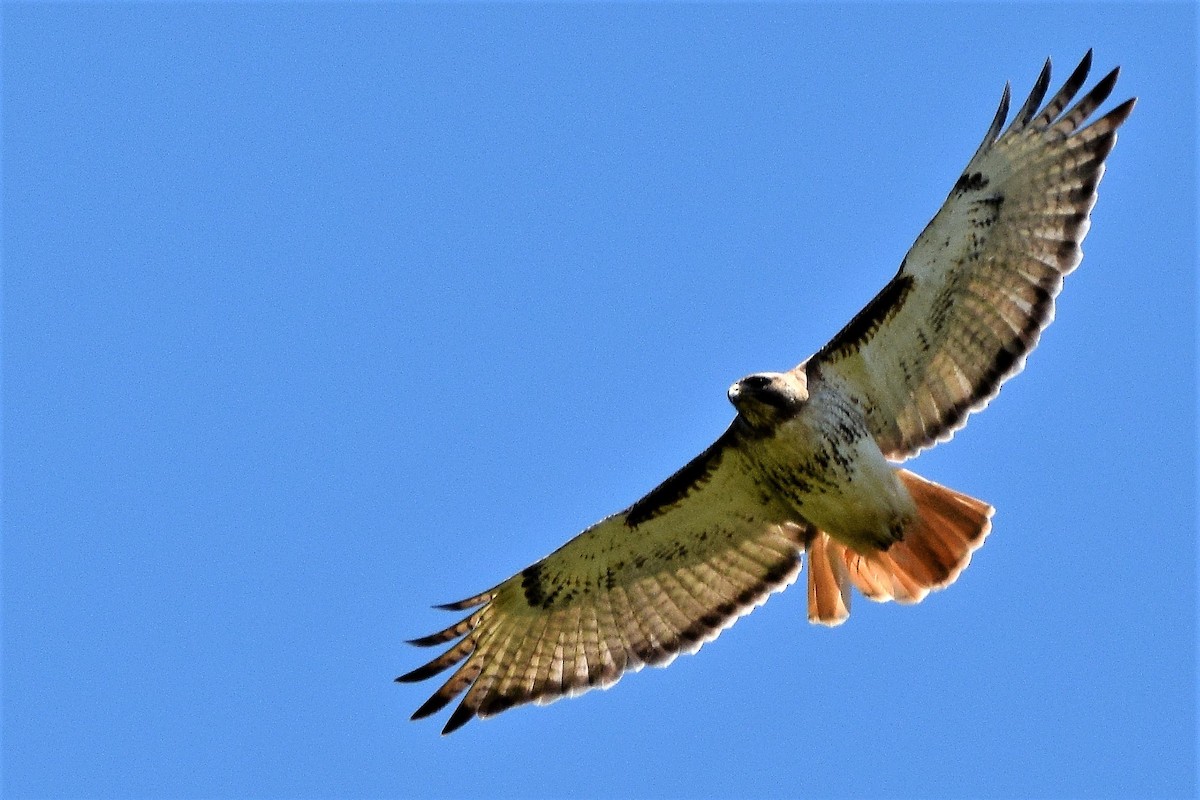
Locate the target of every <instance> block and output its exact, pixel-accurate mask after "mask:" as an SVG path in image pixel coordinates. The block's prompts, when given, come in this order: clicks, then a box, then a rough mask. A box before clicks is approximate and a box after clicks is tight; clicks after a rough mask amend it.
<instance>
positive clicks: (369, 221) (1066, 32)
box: [2, 3, 1197, 798]
mask: <svg viewBox="0 0 1200 800" xmlns="http://www.w3.org/2000/svg"><path fill="white" fill-rule="evenodd" d="M2 25H3V28H2V35H3V189H4V193H3V269H4V275H3V280H4V282H3V298H4V302H3V314H4V317H3V359H4V361H3V390H4V394H3V400H4V435H3V460H4V496H3V500H4V505H3V515H4V516H3V534H4V548H3V592H4V594H3V630H4V650H3V656H4V664H3V670H4V671H3V678H4V683H3V689H4V693H3V720H4V737H3V748H4V764H3V768H4V769H3V775H4V778H3V789H4V793H5V795H6V796H9V797H167V796H170V797H181V798H185V797H251V796H253V797H332V796H355V797H398V796H412V797H422V796H429V797H435V796H442V797H463V796H488V797H536V796H544V797H553V796H564V795H570V796H577V797H611V796H626V797H628V796H675V797H702V796H713V797H722V796H772V797H783V796H805V797H853V796H881V795H882V796H895V797H903V796H916V795H919V796H923V797H960V796H964V795H970V796H975V797H1012V796H1038V797H1056V796H1066V795H1070V796H1090V797H1130V796H1159V797H1182V796H1192V794H1193V792H1194V790H1195V781H1196V777H1195V741H1196V730H1197V729H1196V713H1195V696H1194V688H1193V683H1194V679H1195V666H1196V649H1195V628H1196V576H1195V560H1196V558H1195V557H1196V538H1195V528H1196V526H1195V522H1196V506H1195V487H1196V481H1195V457H1196V448H1195V423H1196V420H1195V399H1196V392H1195V389H1196V385H1195V379H1196V360H1195V346H1194V332H1195V314H1194V303H1195V266H1196V262H1195V252H1196V236H1195V220H1196V203H1195V194H1196V192H1195V188H1196V158H1195V127H1194V126H1195V120H1196V105H1195V81H1196V74H1197V73H1196V51H1195V36H1196V20H1195V11H1194V9H1193V8H1190V7H1188V6H1184V5H1174V6H1172V5H1154V6H1146V5H1143V6H1135V5H1087V4H1071V5H1063V6H1058V5H1040V4H1039V5H1025V4H1022V5H983V6H963V5H937V6H923V5H906V6H877V5H803V6H790V5H780V4H772V5H751V4H739V5H637V4H624V5H604V4H591V5H586V6H581V7H572V8H566V7H547V6H540V5H462V6H445V5H390V4H367V5H323V4H304V5H285V4H264V5H254V4H250V5H231V6H216V5H205V4H179V5H174V4H172V5H144V4H138V5H106V4H84V5H74V4H11V3H9V4H5V5H4V7H3V19H2ZM1088 47H1095V48H1096V75H1097V76H1098V75H1100V74H1103V72H1104V71H1107V69H1108V68H1110V67H1111V66H1113V65H1116V64H1120V65H1122V66H1123V68H1124V72H1123V75H1122V78H1121V81H1120V83H1119V84H1118V87H1117V89H1116V92H1115V94H1114V98H1113V99H1114V101H1119V100H1122V99H1124V98H1125V97H1127V96H1130V95H1135V94H1136V95H1138V96H1140V98H1141V100H1140V103H1139V105H1138V107H1137V110H1136V111H1135V112H1134V115H1133V117H1132V118H1131V120H1130V121H1129V123H1128V124H1127V125H1126V127H1125V128H1124V129H1123V130H1122V134H1121V140H1120V142H1119V143H1118V145H1117V148H1116V151H1115V153H1114V154H1113V156H1112V158H1111V160H1110V162H1109V171H1108V174H1107V175H1106V177H1105V178H1104V181H1103V183H1102V185H1101V191H1100V202H1099V205H1098V207H1097V209H1096V211H1095V213H1094V215H1093V223H1094V224H1093V228H1092V232H1091V234H1090V236H1089V237H1088V239H1087V242H1086V243H1085V247H1084V249H1085V252H1086V257H1085V259H1084V263H1083V266H1082V267H1081V268H1080V269H1079V270H1078V271H1077V272H1076V273H1075V274H1074V275H1073V276H1072V277H1071V278H1069V279H1068V281H1067V285H1066V290H1065V292H1064V294H1063V296H1062V298H1061V300H1060V303H1059V306H1058V319H1057V321H1056V323H1055V324H1054V325H1053V326H1052V327H1051V328H1050V329H1049V331H1048V333H1047V334H1046V336H1045V337H1044V339H1043V343H1042V345H1041V347H1040V348H1039V350H1038V351H1037V352H1036V353H1035V354H1034V356H1033V357H1032V358H1031V359H1030V362H1029V366H1028V369H1027V370H1026V372H1025V373H1023V374H1022V375H1020V376H1019V377H1018V378H1017V379H1015V380H1014V381H1012V382H1011V383H1009V384H1008V385H1007V386H1006V387H1005V388H1004V390H1003V392H1002V393H1001V395H1000V397H999V398H998V399H997V400H996V401H995V402H993V404H992V406H991V408H990V409H988V410H987V412H986V413H983V414H981V415H977V416H975V417H973V418H972V421H971V424H970V425H969V426H968V427H967V428H966V429H965V430H964V431H962V432H960V433H959V434H958V436H957V437H956V438H955V440H954V441H953V442H952V443H950V444H949V445H945V446H941V447H938V448H937V449H936V450H934V451H932V452H930V453H927V454H925V455H923V456H922V457H921V458H920V459H919V460H918V461H917V462H915V467H914V468H915V469H917V470H918V471H919V472H921V473H922V474H924V475H927V476H929V477H930V478H932V479H934V480H937V481H939V482H942V483H945V484H947V485H949V486H952V487H955V488H957V489H959V490H962V491H966V492H968V493H970V494H972V495H975V496H978V497H981V498H984V499H986V500H988V501H989V502H991V503H993V504H994V505H995V506H996V507H997V509H998V510H997V513H996V517H995V520H994V523H995V526H994V530H993V533H992V535H991V537H990V538H989V540H988V542H987V544H986V546H985V547H984V548H983V549H982V550H981V551H980V552H979V553H977V554H976V557H975V559H974V561H973V563H972V565H971V567H970V568H969V569H968V570H967V571H966V572H965V573H964V575H963V577H962V578H961V579H960V580H959V582H958V583H957V584H956V585H954V586H953V587H952V588H951V589H949V590H948V591H946V592H943V593H940V594H937V595H934V596H932V597H931V598H929V599H928V600H927V601H926V602H925V603H923V604H921V605H920V606H917V607H898V606H895V605H874V604H871V603H868V602H865V601H863V600H862V599H861V598H860V599H859V600H858V602H857V603H856V604H855V607H854V613H853V616H852V617H851V619H850V620H849V622H848V623H847V624H846V625H844V626H842V627H841V628H838V629H834V630H827V629H823V628H817V627H814V626H810V625H808V624H807V622H806V621H805V613H804V606H805V596H804V591H803V588H802V586H797V587H793V589H791V590H790V591H788V592H786V593H784V594H781V595H776V596H774V597H773V598H772V599H771V601H770V602H769V603H768V604H767V605H766V606H765V607H763V608H761V609H759V610H758V611H757V612H755V613H754V614H753V615H751V616H749V617H747V618H745V619H743V620H741V621H740V622H739V623H738V624H737V625H736V626H735V627H733V628H732V629H730V630H729V631H726V632H725V633H724V634H723V635H722V636H721V638H720V639H719V640H717V641H716V642H714V643H711V644H709V645H707V646H705V648H704V649H703V651H702V652H701V653H700V654H699V655H697V656H693V657H685V658H681V659H679V660H677V661H676V662H675V663H674V664H673V665H672V666H671V667H670V668H669V669H667V670H645V671H643V672H641V673H638V674H636V675H633V676H628V677H626V678H625V679H624V680H623V681H621V683H619V684H618V685H617V686H616V687H615V688H613V689H612V690H610V691H606V692H593V693H591V694H588V695H586V696H584V697H582V698H578V699H574V700H570V701H563V702H560V703H558V704H555V705H553V706H550V707H547V708H536V707H533V708H522V709H517V710H514V711H511V712H508V713H506V714H504V715H502V716H500V717H498V718H495V719H492V720H488V721H485V722H475V723H472V724H471V725H468V726H467V727H466V728H464V729H463V730H462V731H460V732H459V733H457V734H455V735H454V736H452V737H448V738H442V737H440V736H439V735H438V731H439V729H440V725H441V722H442V718H441V717H439V719H438V720H436V721H426V722H423V723H410V722H409V721H408V716H409V714H410V713H411V712H412V710H413V709H414V708H416V706H417V705H419V704H420V703H421V702H422V701H423V700H424V699H425V697H426V696H427V694H428V692H429V691H432V689H433V688H435V686H434V685H429V686H426V685H419V686H411V685H403V686H402V685H396V684H394V683H392V678H393V677H395V676H396V675H398V674H400V673H402V672H406V671H408V670H410V669H412V668H413V667H415V666H417V665H418V664H419V663H420V661H421V659H422V656H424V655H425V652H424V651H418V650H415V649H413V648H410V647H408V646H407V645H405V644H404V640H405V639H407V638H411V637H414V636H418V635H422V634H425V633H428V632H430V631H432V630H435V629H436V628H438V627H441V626H442V625H444V624H447V623H448V622H449V621H450V618H449V617H448V616H447V615H445V614H444V613H443V612H438V611H435V610H432V609H431V608H430V605H431V604H433V603H438V602H445V601H449V600H453V599H457V598H459V597H461V596H465V595H468V594H471V593H473V592H475V591H478V590H481V589H484V588H486V587H488V586H491V585H493V584H495V583H496V582H497V581H498V580H500V579H502V578H504V577H506V576H508V575H509V574H511V573H513V572H515V571H517V570H519V569H521V568H522V567H524V566H526V565H527V564H529V563H531V562H532V561H534V560H536V559H537V558H539V557H540V556H542V555H544V554H546V553H547V552H549V551H550V550H552V549H554V548H555V547H557V546H558V545H559V544H561V543H562V542H563V541H565V540H566V539H567V538H569V537H570V536H572V535H573V534H574V533H576V532H577V531H578V530H580V529H582V528H583V527H585V526H586V525H588V524H589V523H591V522H593V521H595V520H597V519H599V518H600V517H602V516H605V515H607V514H608V513H611V512H613V511H616V510H618V509H620V508H622V507H624V506H626V505H628V504H629V503H630V502H632V501H633V500H635V499H637V498H638V497H639V496H641V495H642V494H643V493H644V492H645V491H647V490H648V489H650V488H651V487H653V486H654V485H655V484H656V483H657V482H658V481H660V480H662V479H663V478H665V477H666V476H667V475H669V474H670V473H671V472H672V471H674V470H675V469H676V468H677V467H679V466H680V465H682V464H683V463H684V462H685V461H686V460H687V459H688V458H689V457H691V456H692V455H694V454H695V453H697V452H699V451H700V450H701V449H702V448H703V447H705V446H706V445H707V444H708V443H709V442H710V441H711V440H712V439H713V438H715V437H716V436H717V435H718V434H719V433H720V432H721V431H722V430H723V429H724V426H725V425H726V424H727V422H728V421H729V419H730V418H731V416H732V409H731V408H730V407H729V406H728V403H727V402H726V400H725V389H726V387H727V386H728V384H729V383H730V382H731V381H733V380H734V379H736V378H738V377H740V376H742V375H744V374H747V373H750V372H755V371H760V370H768V369H782V368H787V367H790V366H792V365H794V364H795V363H797V362H799V361H800V360H802V359H803V358H805V357H806V356H807V355H809V354H810V353H811V352H813V351H815V350H816V349H817V348H818V347H820V345H821V344H823V343H824V342H825V341H826V339H827V338H828V337H829V336H831V335H832V334H833V333H834V332H835V331H836V330H837V329H838V328H839V327H840V326H841V325H842V324H843V323H845V322H846V321H847V320H848V319H849V318H850V316H851V315H852V314H853V313H854V312H855V311H856V310H858V309H859V308H860V307H861V306H862V305H863V304H864V303H865V302H866V301H867V300H868V299H869V298H870V297H871V296H872V295H873V294H874V293H875V291H876V290H877V289H878V288H879V287H880V286H882V285H883V283H884V282H885V281H886V280H887V278H889V277H890V276H891V274H892V273H893V272H894V271H895V269H896V266H897V265H898V264H899V262H900V259H901V257H902V256H903V254H904V252H905V250H906V249H907V248H908V246H909V245H910V244H911V242H912V240H913V239H914V238H915V236H916V234H917V233H918V232H919V231H920V230H921V228H922V226H923V225H924V224H925V222H926V221H927V220H928V218H929V217H930V216H932V214H933V213H934V211H935V210H936V209H937V207H938V206H939V204H940V203H941V201H942V199H943V198H944V197H945V194H946V192H947V191H948V190H949V188H950V186H951V185H952V183H953V181H954V179H955V178H956V177H957V176H958V174H959V172H960V171H961V169H962V167H963V166H964V165H965V163H966V160H967V158H968V157H969V156H970V154H971V153H972V152H973V150H974V148H975V146H976V145H977V143H978V141H979V139H980V138H981V137H982V135H983V132H984V130H985V129H986V127H987V124H988V122H989V121H990V120H991V116H992V113H993V111H994V110H995V105H996V103H997V101H998V99H999V96H1000V91H1001V88H1002V86H1003V84H1004V81H1005V80H1011V81H1012V82H1013V88H1014V93H1015V94H1016V95H1017V97H1018V99H1023V98H1024V95H1025V93H1027V92H1028V90H1029V88H1030V86H1031V85H1032V83H1033V80H1034V78H1035V77H1036V75H1037V72H1038V70H1039V68H1040V66H1041V62H1042V60H1043V59H1044V58H1045V57H1046V56H1047V55H1051V56H1053V58H1054V59H1055V63H1056V66H1057V71H1056V85H1057V81H1058V80H1061V78H1062V77H1064V76H1065V74H1066V71H1067V70H1069V68H1070V67H1072V66H1074V64H1075V63H1076V61H1077V60H1078V59H1079V58H1080V57H1081V56H1082V55H1083V53H1084V52H1085V51H1086V50H1087V48H1088ZM1112 104H1113V103H1112V102H1111V101H1110V103H1109V105H1108V106H1106V107H1111V105H1112Z"/></svg>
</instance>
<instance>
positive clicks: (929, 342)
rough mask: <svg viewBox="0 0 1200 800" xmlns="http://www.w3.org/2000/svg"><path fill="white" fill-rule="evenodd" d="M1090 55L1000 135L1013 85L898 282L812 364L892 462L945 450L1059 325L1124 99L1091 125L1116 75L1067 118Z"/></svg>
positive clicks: (1041, 83)
mask: <svg viewBox="0 0 1200 800" xmlns="http://www.w3.org/2000/svg"><path fill="white" fill-rule="evenodd" d="M1091 62H1092V53H1091V51H1090V50H1089V51H1088V53H1087V55H1086V56H1085V57H1084V59H1083V61H1082V62H1081V63H1080V64H1079V66H1078V67H1077V68H1076V69H1075V71H1074V72H1073V73H1072V74H1071V76H1070V77H1069V78H1068V79H1067V81H1066V83H1065V84H1064V85H1063V87H1062V89H1061V90H1059V92H1058V93H1057V94H1055V95H1054V97H1053V98H1051V100H1050V101H1049V102H1048V103H1047V104H1046V105H1045V106H1044V107H1043V108H1042V109H1041V110H1040V111H1039V110H1038V106H1039V104H1040V103H1041V101H1042V98H1043V97H1044V96H1045V93H1046V88H1047V86H1048V85H1049V83H1050V61H1049V59H1047V61H1046V65H1045V67H1044V68H1043V69H1042V72H1041V75H1040V76H1039V77H1038V79H1037V83H1036V84H1035V85H1034V87H1033V92H1032V93H1031V94H1030V96H1029V99H1028V100H1026V101H1025V104H1024V105H1023V106H1022V107H1021V110H1020V111H1018V112H1017V115H1016V118H1015V119H1014V120H1013V123H1012V125H1010V126H1009V128H1008V130H1006V131H1005V132H1004V134H1003V135H1000V129H1001V126H1003V124H1004V120H1005V118H1006V117H1007V115H1008V99H1009V89H1008V86H1005V87H1004V95H1003V98H1002V99H1001V103H1000V109H999V110H998V111H997V112H996V117H995V119H994V120H993V121H992V125H991V128H990V129H989V130H988V132H987V135H986V136H985V137H984V140H983V143H982V144H981V145H980V146H979V149H978V151H976V153H975V155H974V157H973V158H972V159H971V161H970V163H969V164H967V168H966V171H965V172H963V175H962V177H961V178H959V179H958V182H957V183H956V184H955V185H954V188H953V190H951V192H950V196H949V197H948V198H947V199H946V202H945V204H944V205H943V206H942V208H941V210H940V211H939V212H938V213H937V216H935V217H934V218H933V220H932V221H931V222H930V223H929V225H928V226H927V227H926V228H925V230H924V231H923V232H922V233H921V235H920V237H919V238H918V239H917V241H916V243H915V244H914V245H913V246H912V249H910V250H909V251H908V255H907V256H906V257H905V259H904V262H903V263H902V264H901V266H900V271H899V272H898V273H897V274H896V276H895V277H894V278H892V280H891V282H889V283H888V284H887V286H885V287H884V288H883V290H882V291H881V292H880V293H879V294H878V295H877V296H876V297H875V298H874V299H873V300H872V301H871V302H870V303H869V304H868V305H867V307H866V308H864V309H863V310H862V311H861V312H860V313H859V314H858V315H857V316H855V317H854V319H853V320H851V322H850V324H848V325H847V326H846V327H845V328H843V329H842V331H841V332H840V333H838V334H837V336H835V337H834V338H833V340H832V341H830V342H829V343H828V344H827V345H825V347H823V348H822V349H821V350H820V351H819V352H818V353H817V354H816V355H814V356H813V357H812V358H810V359H809V360H808V361H806V362H804V363H803V364H801V365H800V366H799V367H797V368H796V369H797V370H805V371H806V373H807V378H808V381H809V383H810V384H812V383H814V382H816V381H827V382H829V383H831V384H834V385H835V386H836V387H837V388H838V390H839V391H841V392H842V393H844V394H845V395H847V396H849V397H851V398H853V399H854V400H855V401H856V402H857V403H858V405H859V406H860V407H861V408H862V409H863V412H864V414H865V416H866V418H867V424H868V426H869V427H870V429H871V432H872V434H873V435H874V437H875V439H876V441H877V442H878V444H879V446H880V449H882V450H883V452H884V455H886V456H888V457H889V458H892V459H895V460H903V459H905V458H908V457H910V456H913V455H915V454H916V453H918V452H919V451H920V450H922V449H924V448H927V447H931V446H932V445H934V444H935V443H936V442H938V441H945V440H946V439H949V438H950V437H951V436H952V435H953V434H954V431H955V430H957V429H958V428H960V427H962V426H963V425H964V424H965V423H966V417H967V415H968V414H970V413H971V412H972V411H978V410H979V409H981V408H983V407H984V406H986V405H987V403H988V401H989V400H990V399H991V398H992V397H994V396H995V394H996V393H997V392H998V391H999V390H1000V385H1001V384H1002V383H1003V382H1004V381H1005V380H1007V379H1008V378H1009V377H1011V376H1012V375H1015V374H1016V373H1017V372H1020V371H1021V368H1022V367H1023V366H1024V363H1025V357H1026V355H1027V354H1028V353H1029V352H1030V351H1031V350H1032V349H1033V348H1034V346H1035V345H1036V344H1037V341H1038V337H1039V335H1040V334H1041V331H1042V329H1043V328H1045V327H1046V326H1047V325H1048V324H1050V321H1051V319H1052V318H1053V316H1054V298H1055V296H1056V295H1058V293H1059V290H1061V289H1062V280H1063V276H1064V275H1066V274H1067V273H1069V272H1070V271H1071V270H1073V269H1074V268H1075V267H1076V266H1078V265H1079V261H1080V259H1081V258H1082V252H1081V251H1080V249H1079V245H1080V243H1081V242H1082V241H1083V237H1084V236H1085V235H1086V234H1087V231H1088V227H1089V225H1090V222H1089V214H1090V212H1091V210H1092V206H1094V205H1095V203H1096V185H1097V184H1098V183H1099V182H1100V177H1101V175H1103V174H1104V160H1105V158H1106V157H1107V156H1108V154H1109V152H1110V151H1111V150H1112V148H1113V145H1114V144H1115V143H1116V140H1117V128H1119V127H1120V126H1121V123H1123V122H1124V121H1125V119H1126V118H1127V117H1128V116H1129V113H1130V112H1131V111H1132V110H1133V104H1134V100H1132V99H1131V100H1127V101H1125V102H1124V103H1122V104H1121V105H1119V106H1117V107H1116V108H1114V109H1113V110H1112V111H1110V112H1109V113H1108V114H1106V115H1105V116H1103V117H1101V118H1100V119H1098V120H1096V121H1095V122H1093V123H1092V124H1091V125H1088V126H1086V127H1084V126H1083V124H1084V122H1085V121H1086V120H1087V118H1088V117H1089V116H1090V115H1091V114H1092V112H1093V111H1095V110H1096V109H1097V108H1098V107H1099V106H1100V104H1101V103H1103V102H1104V100H1105V99H1106V98H1107V97H1108V95H1109V93H1110V92H1112V89H1113V86H1114V85H1115V84H1116V81H1117V73H1118V70H1115V69H1114V70H1113V71H1112V72H1110V73H1109V74H1108V75H1106V76H1105V77H1104V78H1103V79H1101V80H1100V82H1099V83H1097V84H1096V86H1095V87H1094V88H1093V89H1092V90H1091V91H1090V92H1088V93H1087V94H1085V95H1084V96H1083V98H1082V99H1080V100H1079V102H1078V103H1076V105H1075V106H1074V107H1073V108H1071V109H1070V110H1069V111H1066V112H1065V113H1064V109H1065V108H1066V107H1067V104H1068V103H1070V102H1071V100H1072V98H1073V97H1074V96H1075V93H1076V92H1078V91H1079V89H1080V87H1081V86H1082V85H1083V83H1084V81H1085V80H1086V78H1087V74H1088V70H1089V69H1090V67H1091Z"/></svg>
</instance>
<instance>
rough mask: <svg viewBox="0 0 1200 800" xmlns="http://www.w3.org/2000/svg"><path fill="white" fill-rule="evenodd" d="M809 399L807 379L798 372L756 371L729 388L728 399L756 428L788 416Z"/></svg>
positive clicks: (765, 426) (771, 424)
mask: <svg viewBox="0 0 1200 800" xmlns="http://www.w3.org/2000/svg"><path fill="white" fill-rule="evenodd" d="M807 399H808V381H807V380H806V379H805V375H804V373H803V372H802V371H800V372H788V373H783V372H759V373H756V374H754V375H747V376H746V377H745V378H742V379H741V380H740V381H738V382H736V383H735V384H733V386H730V387H729V402H731V403H733V405H734V407H735V408H736V409H737V410H738V413H739V414H741V415H742V417H744V418H745V420H746V421H747V422H749V423H750V424H751V425H753V426H754V427H755V428H769V427H772V426H774V425H776V424H778V423H780V422H782V421H783V420H785V419H788V418H789V417H791V416H792V415H793V414H795V413H796V412H797V411H799V410H800V407H801V406H802V405H803V404H804V401H805V400H807Z"/></svg>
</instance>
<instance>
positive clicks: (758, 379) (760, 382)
mask: <svg viewBox="0 0 1200 800" xmlns="http://www.w3.org/2000/svg"><path fill="white" fill-rule="evenodd" d="M742 383H743V384H745V385H746V386H747V387H748V388H750V389H765V388H766V387H767V386H769V385H770V383H771V379H770V378H768V377H767V376H766V375H751V376H750V377H748V378H743V379H742Z"/></svg>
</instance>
